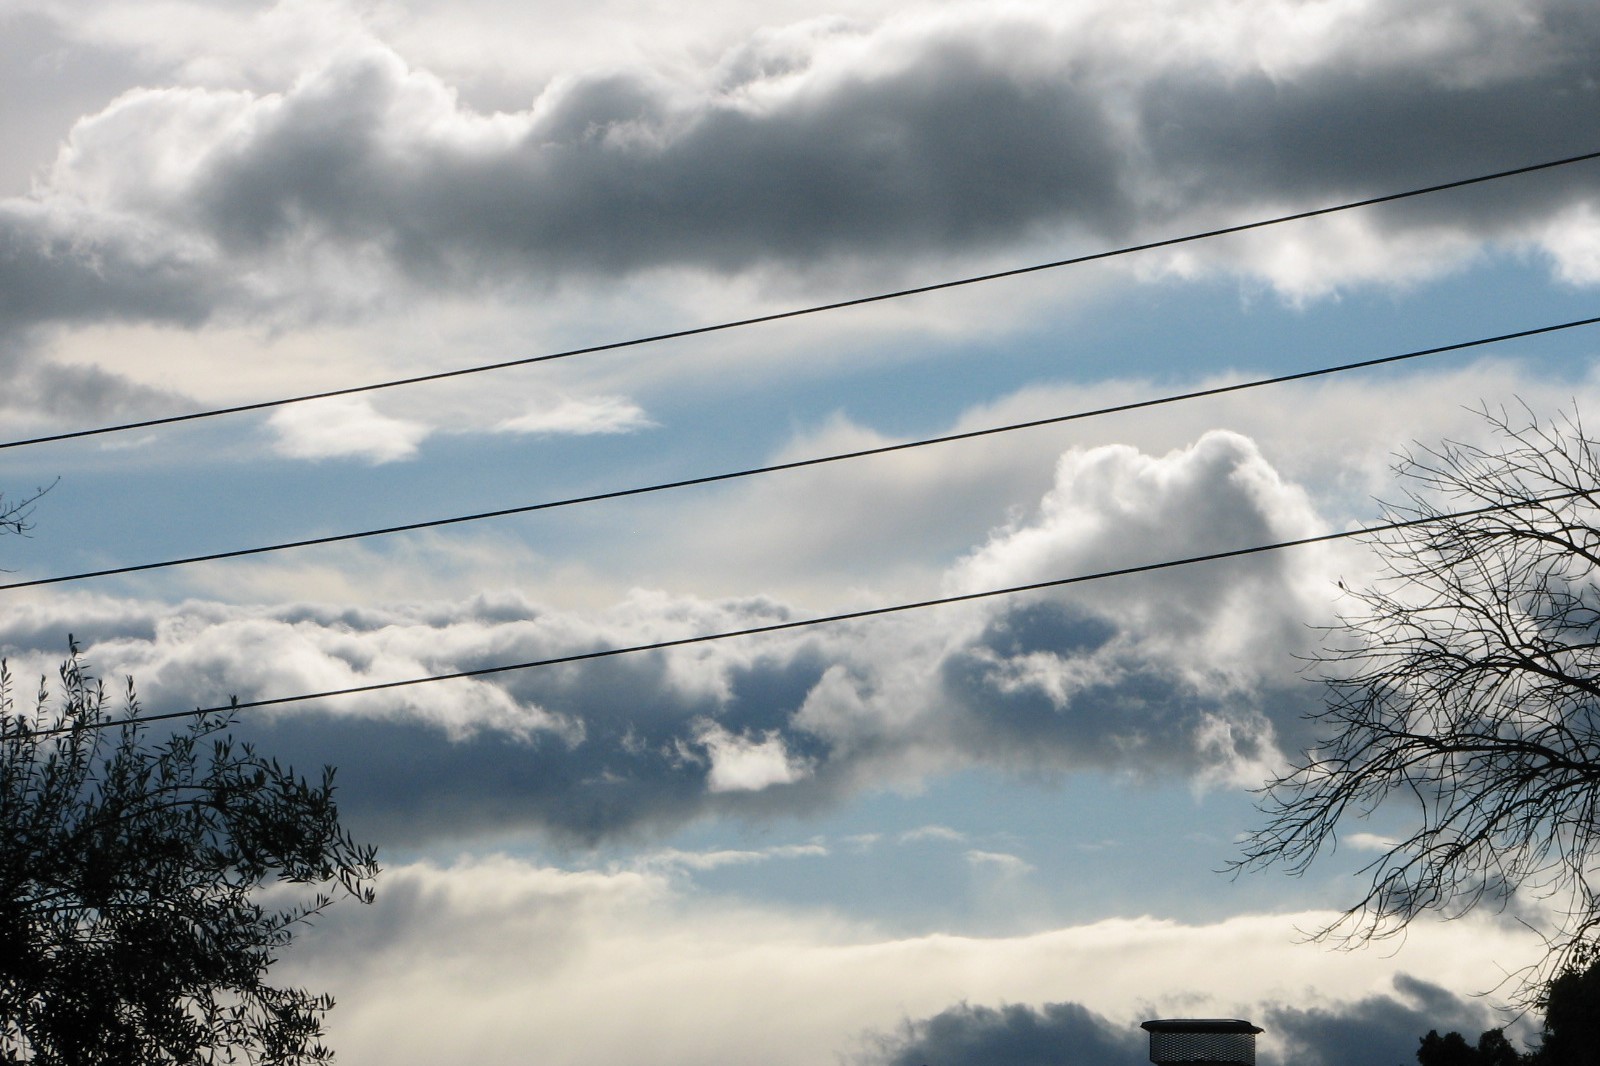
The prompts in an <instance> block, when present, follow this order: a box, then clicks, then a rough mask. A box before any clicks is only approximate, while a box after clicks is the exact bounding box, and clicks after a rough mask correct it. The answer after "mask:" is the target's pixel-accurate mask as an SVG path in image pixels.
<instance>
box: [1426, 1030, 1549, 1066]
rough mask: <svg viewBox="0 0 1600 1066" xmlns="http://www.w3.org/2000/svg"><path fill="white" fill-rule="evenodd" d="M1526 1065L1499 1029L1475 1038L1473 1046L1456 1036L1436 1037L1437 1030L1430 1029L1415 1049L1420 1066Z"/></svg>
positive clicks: (1457, 1034) (1465, 1039) (1437, 1035)
mask: <svg viewBox="0 0 1600 1066" xmlns="http://www.w3.org/2000/svg"><path fill="white" fill-rule="evenodd" d="M1526 1061H1528V1060H1527V1059H1526V1058H1525V1057H1524V1056H1523V1055H1521V1054H1519V1053H1518V1052H1517V1049H1516V1048H1515V1047H1513V1046H1512V1044H1511V1041H1509V1040H1507V1039H1506V1034H1505V1032H1504V1031H1503V1030H1500V1029H1490V1030H1488V1031H1487V1032H1485V1033H1484V1034H1483V1035H1481V1036H1479V1037H1478V1043H1477V1045H1476V1046H1474V1045H1472V1044H1468V1043H1467V1038H1466V1037H1464V1036H1462V1035H1461V1034H1460V1033H1446V1034H1445V1035H1444V1036H1440V1035H1439V1031H1438V1030H1437V1029H1430V1030H1428V1035H1427V1036H1425V1037H1423V1038H1422V1046H1421V1047H1419V1048H1418V1049H1417V1062H1418V1063H1419V1064H1420V1066H1520V1064H1522V1063H1524V1062H1526Z"/></svg>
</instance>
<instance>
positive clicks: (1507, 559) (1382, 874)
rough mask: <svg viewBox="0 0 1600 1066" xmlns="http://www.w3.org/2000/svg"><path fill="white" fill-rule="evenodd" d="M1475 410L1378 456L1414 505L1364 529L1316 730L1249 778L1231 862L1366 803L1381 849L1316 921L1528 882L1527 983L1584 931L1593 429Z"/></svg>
mask: <svg viewBox="0 0 1600 1066" xmlns="http://www.w3.org/2000/svg"><path fill="white" fill-rule="evenodd" d="M1484 416H1485V418H1486V419H1487V420H1488V422H1489V424H1490V426H1491V427H1492V429H1493V431H1494V443H1493V444H1492V445H1490V446H1481V445H1476V444H1469V443H1461V442H1446V443H1444V444H1442V445H1440V446H1439V447H1437V448H1429V449H1422V450H1419V451H1417V452H1414V453H1413V454H1411V455H1408V456H1406V457H1404V458H1403V460H1402V461H1401V463H1400V464H1399V466H1398V467H1397V473H1398V474H1399V475H1400V477H1401V478H1402V480H1403V481H1404V482H1405V484H1406V489H1405V492H1406V500H1405V502H1403V503H1401V504H1399V505H1394V506H1391V507H1389V508H1388V510H1389V512H1390V518H1391V520H1393V521H1396V522H1400V521H1408V520H1415V519H1419V518H1420V519H1429V521H1426V522H1424V523H1423V524H1418V525H1411V526H1407V527H1406V528H1402V529H1396V530H1391V531H1389V532H1385V533H1381V534H1375V535H1374V537H1373V541H1372V543H1373V547H1374V549H1375V551H1376V552H1377V554H1378V557H1379V559H1380V561H1381V563H1382V568H1383V569H1382V571H1381V572H1380V576H1379V578H1378V579H1377V580H1376V581H1375V582H1374V583H1373V584H1372V585H1371V586H1370V587H1367V588H1366V589H1364V590H1360V591H1353V592H1351V593H1350V594H1349V595H1350V598H1351V601H1352V602H1353V609H1352V610H1351V611H1350V612H1349V613H1347V614H1345V615H1343V616H1342V618H1341V621H1340V623H1339V624H1338V625H1336V626H1334V627H1333V628H1332V629H1331V630H1330V632H1329V634H1328V641H1327V644H1326V646H1325V649H1324V651H1323V652H1322V653H1321V655H1320V657H1319V658H1318V659H1317V660H1316V662H1315V663H1314V673H1316V674H1317V675H1319V676H1320V678H1321V679H1322V680H1323V681H1324V682H1325V684H1326V686H1327V699H1326V702H1325V704H1324V706H1323V708H1322V709H1321V710H1320V711H1319V712H1318V713H1316V714H1315V715H1313V724H1314V725H1315V726H1316V727H1317V730H1318V734H1319V736H1320V737H1321V738H1322V739H1321V743H1320V745H1319V746H1318V747H1315V748H1313V749H1312V750H1310V751H1308V752H1306V753H1305V754H1304V755H1303V756H1302V757H1301V758H1300V759H1299V760H1297V762H1296V764H1295V765H1294V766H1293V767H1292V769H1290V770H1289V771H1288V772H1287V773H1285V774H1284V775H1283V776H1281V777H1279V778H1277V779H1276V780H1274V781H1272V782H1271V783H1270V784H1269V785H1268V786H1267V787H1266V788H1265V789H1264V790H1263V793H1262V796H1261V800H1260V804H1259V806H1260V809H1261V812H1262V816H1263V818H1262V822H1261V823H1260V826H1259V828H1258V829H1257V830H1256V831H1255V832H1254V833H1253V834H1252V835H1251V836H1250V837H1249V838H1248V839H1247V840H1246V842H1245V844H1244V846H1243V851H1242V853H1241V855H1240V857H1239V858H1238V859H1237V860H1236V861H1235V863H1234V864H1233V866H1234V868H1235V869H1248V868H1256V867H1262V866H1268V865H1280V866H1283V867H1285V868H1287V869H1288V870H1290V871H1292V872H1296V873H1299V872H1303V871H1305V869H1306V868H1307V867H1309V866H1310V864H1311V863H1312V862H1313V860H1315V859H1316V858H1317V857H1318V855H1319V854H1320V853H1322V852H1323V851H1324V850H1331V849H1332V848H1333V847H1335V846H1336V845H1337V841H1338V831H1339V830H1340V829H1341V828H1345V829H1349V828H1351V823H1352V822H1354V821H1358V820H1361V819H1365V818H1368V817H1369V816H1374V815H1376V814H1378V812H1379V810H1380V808H1381V809H1382V815H1381V818H1382V825H1381V826H1379V828H1380V829H1382V830H1385V831H1384V832H1382V833H1381V835H1382V836H1383V837H1384V838H1385V839H1387V840H1388V841H1389V842H1390V843H1389V845H1388V847H1387V850H1386V851H1384V852H1383V853H1382V854H1381V855H1380V856H1379V857H1378V858H1377V859H1375V860H1373V861H1372V862H1371V863H1369V864H1368V865H1366V866H1365V867H1363V869H1362V874H1363V876H1364V877H1365V882H1364V892H1363V894H1362V896H1361V897H1360V899H1358V900H1357V901H1356V902H1355V903H1354V905H1353V906H1351V907H1350V909H1349V910H1347V911H1346V912H1345V913H1344V914H1343V916H1342V917H1341V918H1340V919H1339V920H1338V921H1337V922H1336V923H1334V924H1333V925H1332V926H1330V927H1329V928H1328V929H1325V930H1323V931H1322V934H1321V935H1322V937H1324V938H1334V939H1336V940H1340V941H1343V942H1350V941H1367V940H1373V939H1382V938H1385V937H1389V936H1393V935H1396V934H1398V933H1400V932H1402V931H1403V930H1404V929H1405V928H1406V927H1407V926H1408V924H1409V923H1410V922H1411V921H1412V920H1413V919H1414V918H1416V917H1417V916H1419V915H1421V914H1423V913H1425V912H1437V913H1441V914H1443V915H1444V916H1446V917H1459V916H1460V915H1463V914H1465V913H1466V912H1468V911H1470V910H1472V909H1473V908H1475V907H1477V906H1479V905H1482V904H1486V903H1487V904H1491V905H1498V906H1502V907H1503V906H1505V905H1506V904H1507V903H1508V902H1509V901H1510V900H1511V898H1512V896H1513V895H1514V894H1518V893H1522V894H1525V895H1531V896H1534V897H1539V898H1542V899H1544V900H1545V901H1546V903H1547V905H1553V907H1554V910H1553V914H1554V917H1553V918H1552V919H1551V920H1550V923H1549V924H1548V925H1547V926H1546V927H1545V928H1543V929H1541V932H1542V933H1543V934H1544V935H1545V937H1546V947H1547V951H1546V955H1545V958H1544V960H1543V962H1542V963H1540V964H1537V965H1535V966H1534V967H1533V968H1531V969H1530V970H1529V971H1526V972H1524V973H1523V974H1522V978H1523V983H1522V986H1521V992H1522V993H1523V995H1524V996H1525V997H1528V999H1529V1001H1530V1002H1531V1001H1532V999H1533V997H1536V996H1537V993H1538V990H1539V988H1540V987H1541V986H1542V985H1543V983H1544V982H1545V981H1547V980H1548V979H1549V978H1550V977H1551V976H1552V975H1553V974H1555V973H1558V972H1560V971H1562V970H1563V969H1565V968H1567V967H1568V966H1569V965H1570V964H1572V963H1573V962H1574V961H1577V960H1579V959H1581V958H1583V957H1584V956H1585V953H1586V952H1587V951H1589V950H1591V947H1590V946H1591V945H1593V944H1594V943H1595V941H1596V940H1597V939H1600V894H1597V886H1596V877H1595V874H1596V872H1597V871H1596V867H1597V865H1600V442H1597V441H1596V440H1594V439H1593V438H1590V437H1589V436H1588V435H1587V434H1586V433H1585V432H1584V429H1583V425H1582V423H1581V421H1580V419H1579V418H1578V416H1577V415H1576V413H1574V414H1573V415H1571V416H1565V417H1562V418H1559V419H1557V420H1555V421H1553V422H1550V421H1541V420H1540V419H1538V418H1536V417H1534V416H1533V415H1532V414H1531V413H1528V412H1526V411H1524V412H1522V413H1520V414H1519V415H1517V416H1516V418H1515V420H1513V417H1512V415H1510V414H1508V413H1507V412H1505V411H1500V412H1498V413H1493V412H1489V411H1487V410H1486V411H1485V412H1484ZM1474 509H1477V513H1471V514H1465V515H1463V514H1459V512H1464V511H1472V510H1474Z"/></svg>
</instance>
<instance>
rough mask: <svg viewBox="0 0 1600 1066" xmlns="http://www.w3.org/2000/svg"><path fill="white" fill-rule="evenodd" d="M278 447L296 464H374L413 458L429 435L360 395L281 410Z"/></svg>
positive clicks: (276, 422) (275, 423)
mask: <svg viewBox="0 0 1600 1066" xmlns="http://www.w3.org/2000/svg"><path fill="white" fill-rule="evenodd" d="M268 424H269V425H270V426H271V428H272V431H273V432H274V433H275V434H276V440H275V441H274V442H273V447H274V448H275V449H276V450H277V451H278V452H279V453H280V454H282V455H286V456H288V457H290V458H293V459H331V458H341V457H351V458H359V459H366V460H367V461H369V462H373V463H392V462H394V461H395V460H397V459H409V458H411V457H412V456H413V455H415V454H416V452H417V446H418V445H419V444H420V443H422V441H423V439H424V438H426V437H427V436H428V433H429V429H428V427H427V426H425V425H422V424H421V423H419V422H410V421H406V420H404V419H399V418H391V417H389V416H387V415H384V414H380V413H379V412H378V411H376V410H374V409H373V406H372V404H371V403H370V402H369V401H367V400H365V399H362V398H360V397H356V396H338V397H333V398H331V399H326V400H314V401H311V402H309V403H303V404H296V405H294V406H293V407H284V408H280V409H279V410H278V411H277V413H275V414H274V415H273V416H272V418H271V419H270V420H269V423H268Z"/></svg>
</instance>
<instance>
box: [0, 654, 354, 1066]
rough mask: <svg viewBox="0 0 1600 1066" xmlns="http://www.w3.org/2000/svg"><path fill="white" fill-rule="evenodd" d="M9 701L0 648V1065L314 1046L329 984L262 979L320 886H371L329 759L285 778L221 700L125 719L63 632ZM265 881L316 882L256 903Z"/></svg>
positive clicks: (316, 908)
mask: <svg viewBox="0 0 1600 1066" xmlns="http://www.w3.org/2000/svg"><path fill="white" fill-rule="evenodd" d="M14 700H15V697H14V695H13V685H12V679H11V676H10V674H9V672H8V671H7V670H6V669H5V667H4V665H3V664H0V1061H5V1062H13V1063H22V1062H27V1063H38V1064H41V1066H44V1064H62V1066H78V1064H90V1063H94V1064H100V1063H163V1062H165V1063H211V1062H235V1061H246V1062H256V1063H302V1062H323V1061H327V1060H328V1059H329V1058H330V1057H331V1053H330V1052H329V1051H328V1049H327V1048H326V1047H324V1046H323V1045H322V1043H321V1035H322V1031H323V1030H322V1019H323V1016H324V1014H325V1013H326V1012H327V1010H328V1009H329V1008H330V1007H331V1006H332V1000H331V999H330V998H329V997H327V996H325V995H317V994H313V993H311V992H307V991H305V990H302V989H299V988H279V987H274V986H272V985H269V984H267V983H266V981H265V975H266V971H267V969H268V968H269V967H270V966H271V965H272V964H273V963H274V961H275V960H276V959H277V957H278V955H279V953H280V952H281V951H282V950H283V949H284V948H285V947H287V946H288V945H289V943H290V941H291V939H292V938H293V937H294V935H295V933H296V932H297V931H298V930H300V929H301V928H302V927H303V926H304V924H305V923H306V922H307V921H308V920H310V919H311V918H312V917H313V916H315V915H316V914H317V913H319V912H320V911H321V910H322V909H323V908H325V907H327V906H329V904H330V902H331V901H332V899H333V897H334V896H335V895H346V896H353V897H355V898H357V899H360V900H363V901H367V902H370V901H371V899H372V880H373V878H374V877H375V876H376V874H377V872H378V866H377V861H376V854H375V852H374V851H373V849H372V848H370V847H364V846H361V845H358V844H357V843H355V841H353V840H352V839H351V838H350V836H349V835H348V834H347V833H346V832H345V831H344V830H343V829H341V827H340V824H339V820H338V814H337V810H336V807H335V805H334V800H333V775H332V771H331V770H326V771H324V773H323V775H322V777H321V779H320V780H317V781H310V780H307V779H305V778H303V777H299V776H296V775H295V774H294V773H293V771H292V770H289V769H287V768H285V767H282V766H280V765H279V764H278V763H277V762H276V761H274V760H271V759H267V758H264V757H262V756H260V755H258V754H257V753H256V752H255V751H254V750H253V749H252V748H251V747H250V745H248V744H243V743H236V742H235V741H234V740H233V739H231V737H229V736H228V735H227V732H226V731H227V729H228V727H229V726H230V724H231V715H230V714H226V713H220V714H219V713H211V714H203V715H197V716H194V717H191V718H188V719H185V720H183V721H182V723H181V724H179V725H178V726H177V728H171V725H170V723H169V724H166V725H165V726H162V725H148V724H142V723H141V722H139V721H138V720H137V714H138V709H139V705H138V701H137V699H136V697H135V695H134V691H133V684H132V681H131V680H130V681H129V682H128V688H127V692H126V695H125V697H124V698H123V700H122V701H121V708H120V712H118V713H113V711H111V710H110V709H109V707H108V703H109V702H110V701H109V700H108V697H107V694H106V691H105V689H104V687H103V686H102V685H101V684H100V683H99V682H98V681H97V680H96V679H95V678H94V677H92V676H91V675H90V673H89V672H88V671H87V669H86V667H85V665H84V663H83V662H82V660H81V658H80V656H79V654H78V652H77V649H76V647H74V648H73V649H72V654H71V656H70V657H69V658H68V659H67V661H66V662H65V664H64V665H63V666H62V668H61V677H60V685H59V687H58V689H57V690H56V691H55V692H54V693H53V694H52V693H51V692H50V691H49V690H48V688H47V687H46V685H45V683H44V682H42V681H41V683H40V690H39V693H38V696H37V698H36V699H35V700H33V701H31V706H28V707H26V708H24V709H18V707H17V706H16V704H15V702H14ZM269 881H274V882H276V881H284V882H292V883H295V884H303V885H307V886H317V887H316V889H315V890H314V891H313V890H312V889H310V888H307V889H306V890H304V892H302V893H295V892H293V890H292V889H290V890H289V895H291V896H295V895H298V896H301V897H302V898H300V899H299V901H298V902H295V903H292V904H291V905H290V906H288V907H287V908H286V909H267V908H265V907H263V906H262V904H261V903H260V902H259V901H258V896H259V892H258V890H259V889H260V888H261V887H262V886H263V885H264V884H265V883H267V882H269ZM305 896H309V898H304V897H305Z"/></svg>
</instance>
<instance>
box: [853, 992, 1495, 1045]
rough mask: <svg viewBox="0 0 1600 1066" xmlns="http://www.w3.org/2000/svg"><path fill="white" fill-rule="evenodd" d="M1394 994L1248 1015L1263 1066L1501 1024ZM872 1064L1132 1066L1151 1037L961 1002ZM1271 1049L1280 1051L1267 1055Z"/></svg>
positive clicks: (1072, 1018) (1094, 1019) (1069, 1015)
mask: <svg viewBox="0 0 1600 1066" xmlns="http://www.w3.org/2000/svg"><path fill="white" fill-rule="evenodd" d="M1394 984H1395V991H1396V993H1397V995H1394V996H1386V995H1384V996H1369V997H1367V998H1365V999H1361V1000H1357V1001H1355V1002H1353V1003H1336V1004H1329V1005H1319V1006H1315V1007H1292V1006H1285V1005H1282V1004H1270V1005H1267V1006H1266V1007H1264V1008H1263V1011H1262V1014H1261V1015H1260V1016H1258V1017H1255V1018H1252V1019H1251V1020H1252V1021H1254V1022H1255V1023H1256V1024H1257V1025H1259V1026H1261V1027H1262V1029H1263V1030H1264V1031H1265V1032H1264V1034H1263V1035H1262V1036H1261V1037H1260V1038H1258V1040H1259V1043H1260V1044H1261V1050H1260V1051H1259V1052H1258V1056H1257V1061H1258V1062H1259V1063H1261V1064H1262V1066H1291V1064H1292V1066H1408V1064H1410V1063H1412V1062H1415V1061H1416V1051H1417V1044H1418V1043H1419V1041H1420V1040H1421V1038H1422V1036H1423V1035H1424V1034H1426V1033H1427V1032H1428V1031H1429V1030H1430V1029H1437V1030H1439V1031H1440V1032H1448V1031H1450V1030H1456V1031H1459V1032H1462V1033H1464V1034H1466V1035H1467V1038H1468V1040H1469V1041H1470V1042H1476V1040H1477V1038H1478V1034H1479V1033H1481V1032H1482V1031H1483V1030H1484V1029H1487V1028H1490V1027H1491V1026H1497V1025H1499V1024H1501V1022H1498V1021H1495V1020H1494V1016H1493V1015H1492V1013H1491V1012H1490V1011H1489V1010H1488V1009H1487V1008H1486V1007H1484V1006H1483V1005H1482V1004H1480V1003H1475V1002H1472V1001H1469V1000H1465V999H1462V998H1461V997H1459V996H1456V995H1455V994H1454V993H1451V992H1449V991H1447V990H1445V989H1443V988H1440V987H1438V986H1437V985H1431V984H1428V983H1427V982H1425V981H1419V980H1417V979H1416V978H1413V977H1410V976H1408V975H1406V974H1400V975H1398V976H1397V977H1396V978H1395V982H1394ZM872 1042H873V1044H874V1045H875V1046H874V1048H873V1050H872V1052H871V1053H869V1055H867V1056H866V1057H865V1058H864V1059H863V1063H864V1064H868V1066H923V1064H927V1066H969V1064H970V1066H1061V1064H1064V1063H1071V1064H1072V1066H1136V1064H1143V1063H1147V1062H1148V1061H1149V1058H1148V1054H1147V1051H1148V1048H1149V1041H1148V1037H1147V1036H1146V1034H1144V1033H1143V1032H1142V1031H1140V1030H1139V1029H1136V1028H1131V1027H1127V1026H1121V1025H1114V1024H1112V1023H1111V1022H1109V1021H1108V1020H1106V1019H1105V1018H1103V1017H1101V1016H1100V1015H1097V1014H1094V1013H1093V1012H1091V1011H1089V1010H1086V1009H1085V1008H1083V1007H1081V1006H1079V1005H1078V1004H1076V1003H1048V1004H1045V1005H1044V1006H1042V1007H1030V1006H1026V1005H1020V1004H1018V1005H1010V1006H1005V1007H1000V1008H993V1007H975V1006H970V1005H968V1004H965V1003H963V1004H960V1005H959V1006H955V1007H952V1008H950V1009H949V1010H946V1011H942V1012H941V1013H939V1014H936V1015H934V1016H933V1017H931V1018H925V1019H921V1020H918V1021H910V1022H907V1023H905V1025H904V1026H902V1028H901V1030H900V1032H898V1033H896V1034H894V1035H892V1036H881V1035H880V1036H877V1037H875V1038H873V1041H872ZM1273 1046H1275V1047H1276V1048H1277V1049H1278V1051H1277V1052H1276V1053H1274V1052H1273V1051H1271V1050H1268V1048H1269V1047H1273Z"/></svg>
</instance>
